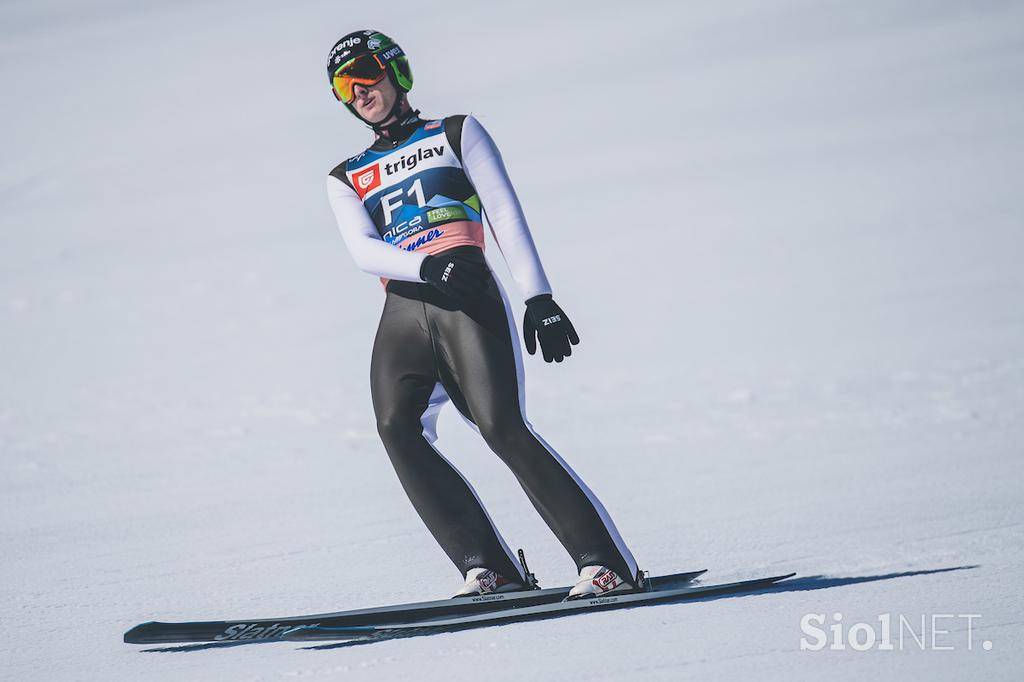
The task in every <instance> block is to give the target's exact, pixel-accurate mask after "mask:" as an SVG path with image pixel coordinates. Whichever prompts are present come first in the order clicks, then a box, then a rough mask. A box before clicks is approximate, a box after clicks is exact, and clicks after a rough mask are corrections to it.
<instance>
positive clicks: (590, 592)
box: [566, 566, 637, 600]
mask: <svg viewBox="0 0 1024 682" xmlns="http://www.w3.org/2000/svg"><path fill="white" fill-rule="evenodd" d="M636 589H637V588H636V586H635V585H633V583H631V582H629V581H628V580H623V579H622V578H621V577H620V576H619V574H618V573H616V572H615V571H613V570H612V569H610V568H606V567H605V566H584V567H583V570H581V571H580V577H579V580H578V581H577V582H576V584H575V585H574V586H573V588H572V589H571V590H569V596H568V597H566V600H569V599H589V598H591V597H600V596H603V595H606V594H608V593H611V592H634V591H636Z"/></svg>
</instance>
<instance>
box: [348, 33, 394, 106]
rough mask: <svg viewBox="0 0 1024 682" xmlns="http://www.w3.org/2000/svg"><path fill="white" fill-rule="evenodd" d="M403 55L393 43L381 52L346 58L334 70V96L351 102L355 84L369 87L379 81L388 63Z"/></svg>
mask: <svg viewBox="0 0 1024 682" xmlns="http://www.w3.org/2000/svg"><path fill="white" fill-rule="evenodd" d="M404 56H405V54H404V53H403V52H402V48H400V47H398V46H397V45H395V46H394V47H391V48H389V49H387V50H385V51H384V52H381V53H373V54H364V55H360V56H358V57H356V58H355V59H350V60H348V61H347V62H345V63H344V64H342V65H341V66H339V67H338V69H337V70H336V71H335V72H334V79H333V81H332V83H333V89H334V96H335V97H337V98H338V99H339V100H341V101H342V102H344V103H345V104H351V103H352V101H353V100H354V99H355V98H356V94H355V86H356V85H364V86H366V87H370V86H371V85H376V84H377V83H380V82H381V81H382V80H384V76H386V75H387V67H388V63H389V62H391V61H393V60H395V59H398V58H399V57H404Z"/></svg>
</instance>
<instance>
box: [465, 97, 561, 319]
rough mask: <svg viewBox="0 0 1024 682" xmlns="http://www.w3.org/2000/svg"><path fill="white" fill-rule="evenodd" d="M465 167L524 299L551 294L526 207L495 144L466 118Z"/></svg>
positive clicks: (475, 121)
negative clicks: (522, 203) (527, 218)
mask: <svg viewBox="0 0 1024 682" xmlns="http://www.w3.org/2000/svg"><path fill="white" fill-rule="evenodd" d="M462 166H463V168H464V170H465V171H466V175H467V176H468V177H469V181H470V182H471V183H473V187H475V188H476V191H477V196H479V197H480V202H481V203H482V204H483V207H484V213H485V215H486V216H487V222H488V224H489V225H490V226H491V234H493V235H494V239H495V240H496V241H497V242H498V248H499V249H500V250H501V255H502V256H504V257H505V262H506V263H508V269H509V271H510V272H511V273H512V277H513V279H515V281H516V285H517V286H518V287H519V291H520V293H521V294H522V295H523V298H524V299H530V298H533V297H534V296H538V295H540V294H550V293H551V284H550V283H549V282H548V278H547V276H546V275H545V274H544V267H543V266H542V265H541V263H540V256H539V255H538V254H537V247H536V245H535V244H534V243H533V237H532V236H531V235H530V227H529V226H528V225H527V224H526V216H524V215H523V207H522V206H521V205H520V204H519V199H518V197H516V191H515V189H513V188H512V181H511V180H509V177H508V173H507V172H506V171H505V164H504V163H502V161H501V153H500V152H499V151H498V148H497V146H495V144H494V140H492V139H491V136H490V135H488V134H487V131H486V130H484V128H483V126H482V125H480V122H479V121H477V120H476V119H475V118H473V117H472V116H467V117H466V119H465V121H463V123H462Z"/></svg>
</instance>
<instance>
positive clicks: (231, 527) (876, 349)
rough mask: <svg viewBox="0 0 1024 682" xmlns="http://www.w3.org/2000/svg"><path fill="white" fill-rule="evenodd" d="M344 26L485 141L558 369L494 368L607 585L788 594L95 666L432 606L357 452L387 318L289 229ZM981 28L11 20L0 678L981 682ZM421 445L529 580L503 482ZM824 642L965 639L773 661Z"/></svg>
mask: <svg viewBox="0 0 1024 682" xmlns="http://www.w3.org/2000/svg"><path fill="white" fill-rule="evenodd" d="M364 27H375V28H379V29H381V30H385V31H386V32H389V33H391V34H393V35H395V36H396V37H398V38H399V39H400V41H401V43H402V45H403V46H404V47H405V49H406V50H407V52H408V53H409V54H410V55H411V58H412V60H413V68H414V71H415V74H416V83H417V84H416V88H415V90H414V91H413V102H414V104H415V105H416V106H418V107H420V108H421V109H422V110H423V111H424V113H425V114H428V115H443V114H447V113H455V112H472V113H474V114H476V115H477V116H478V117H479V118H480V120H481V121H482V122H483V123H484V125H485V126H487V127H488V128H489V130H490V131H491V133H492V134H493V135H494V137H495V138H496V140H497V141H498V143H499V145H500V146H501V147H502V149H503V151H504V155H505V160H506V163H507V165H508V167H509V170H510V172H511V174H512V177H513V179H514V181H515V182H516V184H517V187H518V189H519V191H520V193H521V198H522V200H523V203H524V205H525V207H526V209H527V215H528V217H529V218H530V220H531V223H532V225H533V229H534V233H535V237H536V240H537V242H538V245H539V247H540V249H541V253H542V256H543V258H544V260H545V263H546V266H547V268H548V270H549V274H550V276H551V279H552V280H553V282H554V286H555V290H556V296H557V299H558V300H559V301H560V302H561V303H562V304H563V305H564V307H565V308H566V309H567V310H568V311H569V313H570V314H571V316H572V318H573V320H574V322H575V323H576V326H577V327H578V329H579V330H580V333H581V335H582V339H583V343H582V345H581V346H580V347H579V349H578V351H577V352H576V353H574V355H573V357H572V358H571V359H570V361H568V362H567V363H565V364H563V365H558V366H549V365H545V364H544V363H543V362H542V361H541V360H539V359H537V358H531V359H529V360H528V363H527V365H528V371H529V378H530V383H529V387H528V395H529V398H530V405H529V407H530V415H531V418H532V421H533V422H534V424H535V425H536V426H537V428H538V429H539V430H540V431H541V433H543V434H544V435H545V437H546V438H547V439H548V440H549V441H551V442H552V443H553V444H555V445H556V447H558V448H559V449H560V450H561V451H562V452H563V453H564V454H565V456H566V457H567V459H568V460H569V461H570V462H571V463H572V464H573V465H574V466H575V467H576V468H577V470H578V471H579V472H580V473H581V474H582V475H583V477H584V478H585V480H587V481H588V482H589V483H590V485H591V486H592V487H593V488H594V489H595V490H596V491H597V492H598V494H599V495H600V496H601V497H602V499H603V501H604V502H605V504H606V506H607V507H608V508H609V510H610V511H611V512H612V514H613V516H614V518H615V519H616V522H617V524H618V526H619V528H620V530H621V531H622V532H623V534H624V536H625V537H626V538H627V540H628V541H629V543H630V545H631V547H632V549H633V551H634V553H635V554H636V556H637V558H638V560H639V561H640V562H641V564H642V565H643V566H644V567H646V568H648V569H650V570H651V571H653V572H655V573H665V572H674V571H680V570H687V569H697V568H705V567H707V568H709V569H711V571H710V573H709V574H708V581H712V580H714V581H719V580H728V579H740V578H747V577H754V576H759V575H763V574H766V573H780V572H788V571H797V572H798V573H799V574H800V576H801V579H800V580H799V581H798V582H796V583H795V584H794V585H793V586H792V587H791V588H780V589H778V590H776V591H773V592H767V593H764V594H759V595H755V596H744V597H729V598H722V599H716V600H711V601H705V602H700V603H692V604H677V605H664V606H658V607H651V608H644V609H632V610H626V611H618V612H608V613H602V614H592V615H587V616H580V617H576V618H571V619H562V620H550V621H544V622H538V623H526V624H517V625H510V626H504V627H496V628H487V629H482V630H477V631H470V632H463V633H457V634H445V635H437V636H430V637H419V638H413V639H405V640H396V641H390V642H384V643H378V644H372V645H368V646H356V647H345V648H337V649H331V650H325V651H313V650H305V649H302V648H300V647H299V646H298V645H295V644H288V643H272V644H264V645H260V646H244V647H229V648H214V649H202V650H195V651H179V652H164V653H151V652H146V651H142V649H145V648H146V647H137V646H129V645H125V644H123V643H122V642H121V635H122V633H123V631H124V630H126V629H127V628H128V627H130V626H132V625H134V624H136V623H138V622H141V621H144V620H150V619H154V618H159V619H165V620H174V619H190V618H216V617H239V618H244V617H253V616H268V617H269V616H281V615H290V614H299V613H304V612H310V611H324V610H331V609H340V608H346V607H357V606H369V605H377V604H384V603H391V602H400V601H408V600H415V599H423V598H438V597H444V596H446V595H448V594H450V593H452V592H453V590H454V589H455V588H456V587H457V584H458V582H459V576H458V574H457V573H456V572H455V571H454V570H453V568H452V567H451V565H450V564H449V563H448V562H447V560H446V559H445V558H444V556H443V554H442V553H441V551H440V550H439V549H438V547H437V546H436V545H435V544H434V542H433V541H432V539H431V538H430V536H429V535H428V534H427V533H426V531H425V530H424V529H423V527H422V526H421V524H420V521H419V520H418V518H417V517H416V516H415V514H414V513H413V511H412V508H411V506H410V505H409V503H408V502H407V501H406V500H405V498H404V497H403V495H402V491H401V488H400V487H399V485H398V482H397V480H396V478H395V476H394V474H393V472H392V470H391V468H390V465H389V463H388V460H387V457H386V455H385V453H384V451H383V449H382V447H381V445H380V444H379V442H378V440H377V437H376V433H375V429H374V424H373V417H372V412H371V407H370V402H369V391H368V386H367V383H368V382H367V375H368V361H369V352H370V343H371V340H372V337H373V333H374V331H375V325H376V319H377V316H378V314H379V309H380V306H381V300H382V294H381V291H380V285H379V284H378V283H377V281H376V280H375V279H374V278H372V277H369V276H367V275H364V274H362V273H360V272H358V271H357V270H356V269H355V267H354V266H353V264H352V262H351V260H350V259H349V257H348V256H347V254H346V253H345V250H344V246H343V244H342V241H341V238H340V237H339V235H338V234H337V231H336V228H335V226H334V224H333V219H332V216H331V214H330V211H329V208H328V205H327V201H326V198H325V196H324V190H323V178H324V175H325V174H326V172H327V171H328V170H329V169H330V168H331V167H332V166H333V165H334V164H335V163H337V162H338V161H340V160H342V159H343V158H345V157H347V156H349V155H351V154H353V153H355V152H357V151H359V150H360V149H362V148H363V147H364V146H365V145H366V144H367V142H368V135H367V132H366V131H365V129H363V128H362V127H361V126H359V125H357V123H356V122H355V121H354V119H352V118H351V117H350V116H349V115H348V114H347V113H346V112H345V111H344V109H342V108H341V107H340V106H339V105H338V104H337V103H336V102H335V101H334V99H333V98H332V97H331V95H330V93H329V90H328V86H327V84H326V79H325V78H324V68H323V63H324V60H325V55H326V53H327V51H328V49H329V48H330V46H331V45H332V44H333V42H334V40H335V39H337V37H338V36H340V35H342V34H343V33H344V32H347V31H348V30H351V29H354V28H364ZM1022 27H1024V6H1022V4H1021V3H1019V2H996V1H988V2H983V1H982V2H969V3H968V2H953V1H948V0H932V1H930V2H924V1H908V0H888V1H885V2H881V1H876V2H848V1H840V0H816V1H815V2H810V1H807V0H776V1H773V2H758V1H757V0H718V1H716V2H703V3H669V2H628V3H601V2H598V3H573V4H565V3H557V2H551V1H546V2H535V1H526V2H518V3H508V4H507V5H505V6H502V7H498V6H497V5H496V4H486V3H474V2H461V3H449V2H444V3H427V4H423V3H415V2H399V1H392V2H388V3H363V4H358V3H340V2H331V3H329V2H303V3H271V2H259V3H254V2H238V1H235V2H225V1H221V0H217V1H213V2H209V1H207V2H197V1H193V2H173V3H171V2H168V3H162V4H157V3H134V2H126V1H124V0H107V1H96V0H94V1H92V2H63V1H62V2H56V1H54V0H32V1H31V2H29V1H28V0H7V1H6V2H4V3H3V4H2V5H0V77H2V82H3V92H2V95H0V97H2V100H3V106H2V107H0V129H2V130H3V131H4V132H3V135H4V140H3V154H2V155H0V218H2V227H0V229H2V239H3V241H2V245H3V246H2V248H0V466H2V474H0V505H2V507H0V510H2V526H0V552H2V557H3V559H2V563H0V678H2V679H5V680H8V679H9V680H36V679H38V680H137V679H146V680H149V679H154V680H280V679H291V678H296V677H298V678H305V677H311V678H337V679H353V680H357V679H391V680H394V679H403V680H451V679H453V678H454V679H473V680H488V681H490V680H512V679H515V680H523V679H559V680H602V679H608V680H621V679H660V680H677V679H682V678H699V679H702V680H737V679H755V678H756V679H788V680H791V679H829V680H863V679H926V678H927V679H934V680H955V679H968V678H969V679H1020V677H1019V675H1020V673H1021V669H1022V667H1024V654H1022V651H1021V647H1022V634H1024V618H1022V616H1021V613H1022V606H1024V604H1022V599H1021V585H1022V584H1024V570H1022V559H1024V553H1022V547H1024V510H1022V501H1024V500H1022V481H1024V477H1022V474H1024V464H1022V461H1024V458H1022V455H1024V452H1022V450H1024V447H1022V446H1024V420H1022V410H1024V353H1022V351H1024V268H1022V267H1021V260H1022V256H1024V218H1022V216H1024V191H1022V183H1021V178H1022V177H1024V153H1022V152H1024V106H1022V105H1024V95H1022V92H1024V29H1022ZM491 253H492V259H493V257H494V256H496V254H497V251H496V250H494V249H492V251H491ZM495 262H496V263H497V262H498V261H495ZM499 267H500V266H499ZM517 305H519V304H518V302H517ZM441 433H442V440H441V445H442V446H443V449H444V451H445V452H446V454H448V455H449V456H450V457H451V458H452V459H453V460H455V461H456V463H457V464H458V465H459V466H460V467H461V469H462V470H463V472H464V473H465V474H466V475H467V477H469V478H470V479H471V480H472V481H473V482H474V484H475V485H476V487H477V490H478V492H479V493H480V495H481V496H482V498H483V499H484V500H485V501H486V502H487V504H488V508H489V510H490V512H491V514H492V516H493V517H494V518H495V520H496V522H498V524H499V525H500V527H501V528H502V529H503V531H504V534H505V536H506V537H507V538H508V540H509V542H510V543H512V544H513V546H516V547H518V546H523V547H525V548H526V549H527V552H528V556H529V559H530V560H531V567H532V568H533V569H534V570H535V571H536V572H537V573H538V574H539V576H540V577H541V578H542V580H543V582H544V583H545V584H547V585H555V584H559V583H565V582H567V581H569V580H570V579H571V578H572V577H573V566H572V564H571V562H570V561H569V560H568V558H567V557H566V555H565V553H564V551H563V550H562V548H561V547H560V545H558V543H557V542H556V540H555V539H554V537H553V536H552V535H551V534H550V532H549V531H548V530H547V528H546V527H545V526H544V525H543V523H542V522H541V521H540V519H539V518H538V516H537V515H536V513H534V512H533V510H532V508H531V507H530V505H529V503H528V501H527V499H526V497H525V496H524V495H523V494H522V491H521V490H520V489H519V488H518V487H517V486H516V484H515V482H514V479H513V477H512V476H511V474H510V473H509V472H508V471H507V470H506V469H505V468H503V467H502V465H501V464H500V463H499V462H498V460H497V458H496V457H494V456H492V455H491V454H490V453H489V452H488V451H487V450H486V449H485V447H484V446H483V444H482V443H481V442H480V441H479V440H478V438H477V437H476V435H475V434H473V433H471V432H469V430H468V429H467V428H466V427H465V426H464V425H463V424H462V423H461V421H460V420H459V419H458V418H457V417H456V416H455V415H454V414H451V413H449V414H447V415H446V416H444V417H443V418H442V423H441ZM955 567H970V568H962V569H960V570H953V571H944V572H929V571H936V570H938V569H948V568H955ZM919 572H920V573H919ZM893 574H909V575H903V576H898V577H894V575H893ZM815 576H817V577H815ZM871 577H877V579H871V580H863V579H865V578H871ZM846 578H850V579H855V580H844V579H846ZM856 579H861V580H859V581H858V580H856ZM834 612H841V613H842V614H843V617H844V623H846V624H852V623H854V622H855V621H868V622H877V617H878V616H879V614H884V613H892V614H894V615H900V614H902V615H904V616H905V617H907V618H908V619H909V620H910V621H912V622H913V621H920V618H921V617H922V616H926V617H928V618H931V616H932V615H934V614H980V616H981V617H980V619H978V620H976V621H975V622H974V624H973V625H974V630H973V634H974V640H973V648H972V649H971V650H968V649H967V646H966V631H965V624H966V623H965V621H964V620H963V619H952V620H945V621H940V622H939V626H940V628H943V629H949V630H952V632H951V633H949V634H940V635H939V636H938V642H937V643H938V644H940V645H942V644H946V645H952V646H954V647H955V648H954V650H952V651H932V650H926V651H921V650H918V649H916V646H910V647H909V649H908V650H904V651H879V650H877V649H876V650H872V651H867V652H857V651H852V650H846V651H830V650H824V651H816V652H812V651H801V650H800V646H799V643H800V638H801V631H800V620H801V618H802V617H803V616H804V614H807V613H823V614H828V615H829V617H831V614H832V613H834ZM982 640H986V641H989V642H991V644H992V648H991V650H984V649H983V648H982V647H981V646H980V644H979V643H980V642H981V641H982ZM908 644H912V643H910V642H908ZM149 648H159V647H149Z"/></svg>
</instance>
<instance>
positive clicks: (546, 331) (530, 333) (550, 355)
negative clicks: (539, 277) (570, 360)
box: [523, 294, 580, 362]
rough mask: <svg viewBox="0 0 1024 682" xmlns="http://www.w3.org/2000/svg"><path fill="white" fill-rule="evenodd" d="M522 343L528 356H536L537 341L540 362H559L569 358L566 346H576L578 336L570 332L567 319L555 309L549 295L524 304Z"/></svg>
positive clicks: (569, 347)
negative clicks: (541, 355)
mask: <svg viewBox="0 0 1024 682" xmlns="http://www.w3.org/2000/svg"><path fill="white" fill-rule="evenodd" d="M523 339H525V341H526V350H527V351H528V352H529V353H530V355H533V354H534V353H536V352H537V339H540V349H541V352H542V353H543V354H544V362H551V361H552V360H554V361H555V362H561V361H562V360H563V359H565V358H566V357H568V356H570V355H572V346H570V345H569V344H570V343H571V344H572V345H576V344H577V343H579V342H580V337H579V334H577V333H576V329H574V328H573V326H572V322H570V321H569V317H568V316H567V315H566V314H565V313H564V312H563V311H562V309H561V308H559V307H558V304H557V303H555V301H554V299H552V298H551V294H541V295H540V296H534V297H533V298H531V299H530V300H529V301H527V302H526V315H525V316H523Z"/></svg>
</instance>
